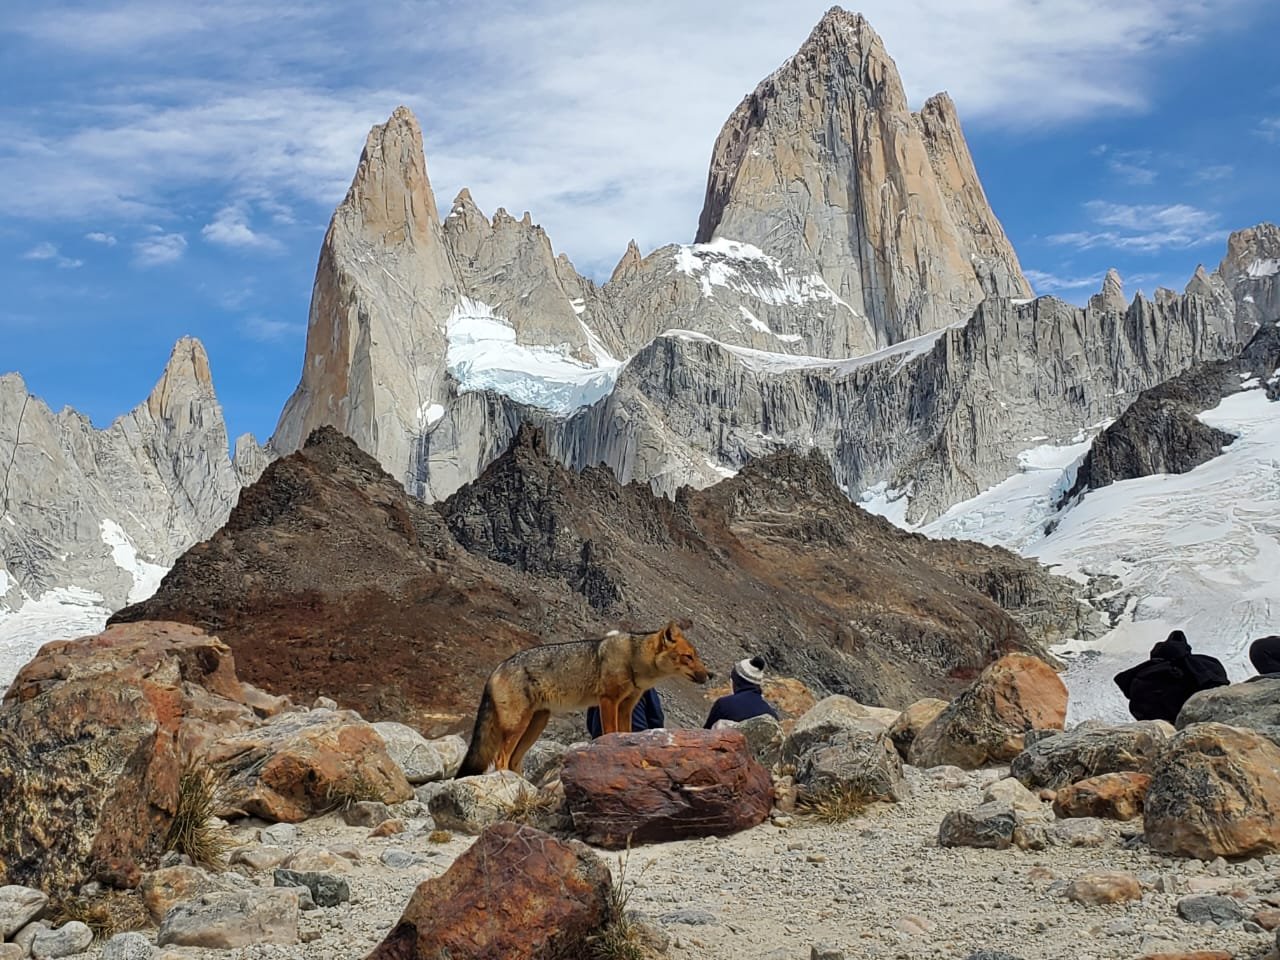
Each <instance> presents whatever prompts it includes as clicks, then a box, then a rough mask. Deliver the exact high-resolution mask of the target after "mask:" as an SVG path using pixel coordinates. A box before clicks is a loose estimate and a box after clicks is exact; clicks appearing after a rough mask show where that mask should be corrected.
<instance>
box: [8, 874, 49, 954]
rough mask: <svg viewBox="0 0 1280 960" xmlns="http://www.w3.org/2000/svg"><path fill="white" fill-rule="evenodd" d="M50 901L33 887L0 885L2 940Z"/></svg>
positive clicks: (16, 930) (11, 934)
mask: <svg viewBox="0 0 1280 960" xmlns="http://www.w3.org/2000/svg"><path fill="white" fill-rule="evenodd" d="M48 903H49V898H48V897H47V896H46V895H45V894H43V893H41V892H40V891H39V890H34V889H32V888H31V887H20V886H17V885H10V886H7V887H0V941H4V940H8V939H9V938H10V937H12V936H13V935H14V934H15V933H17V932H18V931H19V930H21V929H22V928H23V927H25V926H26V925H27V924H28V923H30V922H31V921H32V920H33V919H34V918H36V917H38V916H39V915H40V911H41V910H43V909H44V908H45V906H46V905H48Z"/></svg>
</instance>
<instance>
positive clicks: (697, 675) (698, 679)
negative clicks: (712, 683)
mask: <svg viewBox="0 0 1280 960" xmlns="http://www.w3.org/2000/svg"><path fill="white" fill-rule="evenodd" d="M714 677H715V674H714V673H712V672H711V671H710V670H698V671H695V672H694V673H692V674H690V675H689V679H690V680H692V681H693V682H694V683H706V682H707V681H708V680H711V679H712V678H714Z"/></svg>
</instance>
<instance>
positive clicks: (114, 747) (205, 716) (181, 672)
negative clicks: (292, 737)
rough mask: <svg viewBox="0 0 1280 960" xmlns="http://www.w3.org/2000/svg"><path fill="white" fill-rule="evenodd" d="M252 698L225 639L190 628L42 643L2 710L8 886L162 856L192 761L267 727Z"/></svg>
mask: <svg viewBox="0 0 1280 960" xmlns="http://www.w3.org/2000/svg"><path fill="white" fill-rule="evenodd" d="M244 694H245V686H244V684H242V683H241V682H240V680H239V679H238V678H237V677H236V672H235V663H234V660H233V659H232V656H231V651H230V650H229V649H228V648H227V646H226V645H225V644H223V643H222V642H221V641H219V640H218V639H217V638H216V637H211V636H208V635H206V634H205V633H203V632H201V631H200V630H196V629H193V628H191V627H188V626H184V625H181V624H175V623H136V624H128V625H122V626H113V627H109V628H108V629H107V630H106V631H105V632H103V633H101V634H99V635H97V636H92V637H84V638H81V639H79V640H66V641H58V642H54V643H48V644H45V646H44V647H42V648H41V650H40V653H39V654H38V655H37V656H36V657H35V659H33V660H32V661H31V662H30V663H28V664H27V665H26V666H25V667H23V669H22V670H21V671H20V672H19V674H18V676H17V678H16V679H15V680H14V682H13V684H12V686H11V687H10V688H9V690H8V692H7V693H6V694H5V697H4V701H3V705H2V706H0V797H3V798H4V802H3V803H0V836H3V837H5V838H6V842H5V844H4V845H3V848H0V883H18V884H26V885H29V886H38V887H40V888H41V889H44V890H48V891H50V892H54V893H57V892H60V891H64V890H68V889H70V888H73V887H76V886H78V885H79V884H81V883H83V882H84V881H85V880H88V879H90V878H91V877H93V876H94V875H95V874H97V873H99V872H100V871H101V872H103V873H104V875H110V876H111V877H112V878H113V882H116V883H117V885H126V886H127V885H128V884H129V883H130V882H136V880H135V877H136V871H137V869H138V864H143V865H146V864H148V863H151V862H154V860H155V858H156V857H157V856H158V855H159V853H160V848H161V845H162V843H163V841H164V837H165V833H166V832H167V830H168V827H169V823H170V818H171V816H172V812H173V809H174V804H175V802H176V798H177V784H178V774H179V769H180V766H181V760H182V758H183V756H185V755H186V754H187V753H189V752H192V751H196V752H198V751H200V750H203V749H204V748H205V747H206V746H207V744H208V743H209V741H210V739H211V738H212V737H214V736H219V735H222V734H225V733H227V732H228V731H231V732H235V731H239V730H242V729H247V728H248V727H251V726H252V725H254V724H256V723H258V718H257V717H256V715H255V714H254V712H253V710H251V709H250V708H249V707H248V706H246V704H245V703H244V700H243V698H244ZM86 771H92V775H91V776H87V775H86ZM10 838H12V839H10Z"/></svg>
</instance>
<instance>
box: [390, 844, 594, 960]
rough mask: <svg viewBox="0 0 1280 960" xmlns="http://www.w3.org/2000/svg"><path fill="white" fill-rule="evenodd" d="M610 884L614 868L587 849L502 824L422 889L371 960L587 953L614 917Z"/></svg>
mask: <svg viewBox="0 0 1280 960" xmlns="http://www.w3.org/2000/svg"><path fill="white" fill-rule="evenodd" d="M610 884H611V876H610V874H609V868H608V867H606V866H605V865H604V863H603V862H601V860H600V859H599V858H598V857H597V856H596V855H595V854H593V853H592V852H591V851H590V850H588V849H587V848H586V847H585V846H583V845H582V844H578V843H564V842H562V841H560V840H556V839H555V838H554V837H551V836H548V835H547V834H545V833H542V832H541V831H539V830H535V829H533V828H532V827H524V826H516V825H515V824H510V823H504V824H498V825H496V826H493V827H490V828H489V829H487V830H486V831H485V832H484V833H483V834H481V835H480V838H479V839H478V840H477V841H476V842H475V844H473V845H472V847H471V848H470V849H469V850H468V851H467V852H466V853H465V854H463V855H462V856H460V857H458V859H457V860H456V861H454V863H453V866H451V867H450V868H449V870H448V871H446V872H445V873H444V875H443V876H440V877H436V878H433V879H430V880H427V881H425V882H423V883H422V884H421V885H420V886H419V887H418V889H417V890H415V891H414V894H413V897H412V898H411V899H410V900H409V904H408V906H406V907H405V909H404V914H403V916H401V918H400V920H399V922H398V923H397V924H396V925H395V926H394V927H393V928H392V930H391V932H390V933H389V934H387V936H386V939H384V940H383V941H382V943H380V944H379V945H378V946H377V947H376V948H375V949H374V950H373V952H372V953H370V954H369V956H368V960H435V958H436V957H441V956H448V957H452V958H455V960H464V958H474V960H481V958H489V957H494V958H496V957H503V958H506V960H537V958H541V957H550V956H575V955H585V949H584V944H585V940H586V938H587V937H588V936H590V935H591V934H593V933H596V932H598V931H599V930H600V928H601V926H602V925H603V924H604V922H605V920H606V919H607V917H608V916H609V913H608V897H609V888H610ZM495 891H500V892H501V893H500V895H499V896H498V897H497V898H496V899H495ZM566 951H567V952H566ZM575 951H577V952H575Z"/></svg>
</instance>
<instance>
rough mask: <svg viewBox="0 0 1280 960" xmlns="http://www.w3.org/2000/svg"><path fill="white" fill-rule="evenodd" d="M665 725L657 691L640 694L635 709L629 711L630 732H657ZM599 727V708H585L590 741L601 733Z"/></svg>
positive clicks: (651, 690) (653, 689) (651, 688)
mask: <svg viewBox="0 0 1280 960" xmlns="http://www.w3.org/2000/svg"><path fill="white" fill-rule="evenodd" d="M666 725H667V718H666V716H664V715H663V713H662V701H661V700H659V699H658V691H657V689H655V688H654V687H650V688H649V689H648V690H646V691H645V692H644V693H642V694H640V699H639V700H637V701H636V705H635V708H634V709H633V710H632V711H631V732H632V733H639V732H640V731H641V730H657V729H658V728H659V727H665V726H666ZM603 729H604V728H603V727H602V726H601V725H600V708H599V707H588V708H587V733H589V734H591V739H593V740H594V739H595V738H596V737H598V736H600V734H601V733H602V732H603Z"/></svg>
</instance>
